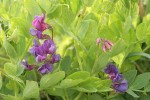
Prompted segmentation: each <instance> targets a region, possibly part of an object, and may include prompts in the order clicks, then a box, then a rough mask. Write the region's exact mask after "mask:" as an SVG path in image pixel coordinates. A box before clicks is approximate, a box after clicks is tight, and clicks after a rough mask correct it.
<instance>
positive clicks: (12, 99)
mask: <svg viewBox="0 0 150 100" xmlns="http://www.w3.org/2000/svg"><path fill="white" fill-rule="evenodd" d="M0 99H2V100H22V98H21V97H15V96H12V95H9V94H7V95H6V94H2V93H0Z"/></svg>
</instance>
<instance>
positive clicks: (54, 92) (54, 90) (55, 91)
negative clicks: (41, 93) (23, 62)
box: [46, 88, 65, 97]
mask: <svg viewBox="0 0 150 100" xmlns="http://www.w3.org/2000/svg"><path fill="white" fill-rule="evenodd" d="M46 91H47V92H48V94H49V95H53V96H61V97H64V96H65V92H64V89H60V88H49V89H47V90H46Z"/></svg>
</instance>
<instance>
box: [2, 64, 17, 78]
mask: <svg viewBox="0 0 150 100" xmlns="http://www.w3.org/2000/svg"><path fill="white" fill-rule="evenodd" d="M4 71H5V73H6V74H8V75H9V74H10V75H16V71H17V66H16V65H14V64H12V63H5V65H4Z"/></svg>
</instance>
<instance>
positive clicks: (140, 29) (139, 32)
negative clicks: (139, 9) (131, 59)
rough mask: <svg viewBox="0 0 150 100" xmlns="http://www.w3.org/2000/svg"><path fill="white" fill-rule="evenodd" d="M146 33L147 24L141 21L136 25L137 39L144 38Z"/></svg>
mask: <svg viewBox="0 0 150 100" xmlns="http://www.w3.org/2000/svg"><path fill="white" fill-rule="evenodd" d="M146 33H147V25H146V24H145V23H141V24H140V25H138V26H137V28H136V36H137V39H138V40H143V39H145V36H146Z"/></svg>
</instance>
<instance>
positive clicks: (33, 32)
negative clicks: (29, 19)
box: [30, 28, 42, 39]
mask: <svg viewBox="0 0 150 100" xmlns="http://www.w3.org/2000/svg"><path fill="white" fill-rule="evenodd" d="M30 33H31V35H32V36H36V37H37V38H38V39H42V32H41V31H38V30H35V29H33V28H31V29H30Z"/></svg>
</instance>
